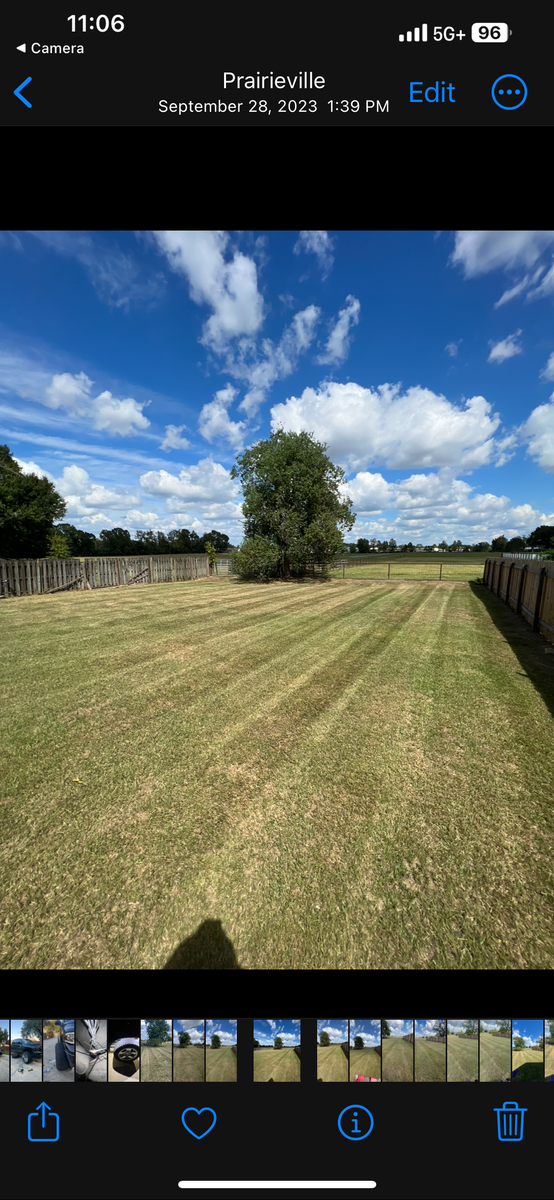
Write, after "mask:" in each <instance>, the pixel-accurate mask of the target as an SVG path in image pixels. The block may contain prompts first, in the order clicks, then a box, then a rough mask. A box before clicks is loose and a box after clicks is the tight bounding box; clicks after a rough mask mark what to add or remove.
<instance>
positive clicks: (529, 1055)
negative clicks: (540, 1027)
mask: <svg viewBox="0 0 554 1200" xmlns="http://www.w3.org/2000/svg"><path fill="white" fill-rule="evenodd" d="M542 1061H543V1052H542V1050H531V1049H530V1048H529V1047H526V1048H525V1050H513V1051H512V1071H516V1070H517V1068H518V1067H522V1066H523V1064H524V1063H527V1062H530V1063H542Z"/></svg>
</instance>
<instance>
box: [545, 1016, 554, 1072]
mask: <svg viewBox="0 0 554 1200" xmlns="http://www.w3.org/2000/svg"><path fill="white" fill-rule="evenodd" d="M544 1027H545V1033H546V1037H545V1043H544V1077H545V1079H548V1081H549V1082H550V1083H552V1082H554V1020H553V1021H545V1023H544Z"/></svg>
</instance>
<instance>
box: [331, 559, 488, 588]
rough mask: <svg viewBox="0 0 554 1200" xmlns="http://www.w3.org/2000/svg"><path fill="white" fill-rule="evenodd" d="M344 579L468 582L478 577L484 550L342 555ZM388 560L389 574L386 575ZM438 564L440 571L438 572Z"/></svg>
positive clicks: (336, 572)
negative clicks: (373, 559) (363, 557)
mask: <svg viewBox="0 0 554 1200" xmlns="http://www.w3.org/2000/svg"><path fill="white" fill-rule="evenodd" d="M342 557H343V559H344V561H345V565H344V578H345V579H387V578H390V579H406V580H408V581H409V580H412V579H413V580H439V579H440V578H441V577H442V579H444V580H446V581H447V582H450V583H452V582H456V583H471V582H475V580H477V579H481V577H482V575H483V567H484V564H485V560H486V557H487V556H486V554H471V553H468V552H465V553H463V554H458V553H456V552H454V553H452V554H423V553H421V552H416V553H414V554H402V553H399V552H396V553H394V554H383V555H379V557H377V555H376V556H375V561H373V562H372V561H371V559H370V560H369V561H368V560H367V559H361V560H360V561H359V562H357V557H358V556H357V555H356V554H352V555H350V557H347V556H346V555H343V556H342ZM389 564H390V576H389ZM441 566H442V572H441ZM330 575H331V577H332V578H336V579H338V578H342V577H343V565H342V563H341V564H340V565H339V566H337V567H335V568H333V569H331V571H330Z"/></svg>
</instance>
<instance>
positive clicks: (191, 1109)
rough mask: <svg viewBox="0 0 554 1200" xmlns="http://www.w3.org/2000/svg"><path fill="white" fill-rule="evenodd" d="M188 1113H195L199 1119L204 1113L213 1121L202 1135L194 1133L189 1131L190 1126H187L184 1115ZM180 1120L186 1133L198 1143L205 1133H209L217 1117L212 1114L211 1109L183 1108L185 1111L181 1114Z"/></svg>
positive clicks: (192, 1130) (191, 1130)
mask: <svg viewBox="0 0 554 1200" xmlns="http://www.w3.org/2000/svg"><path fill="white" fill-rule="evenodd" d="M189 1112H195V1113H196V1115H197V1116H199V1117H200V1116H201V1115H202V1113H205V1112H207V1113H211V1114H212V1117H213V1121H212V1123H211V1125H209V1126H208V1128H207V1129H205V1130H204V1133H195V1132H194V1129H191V1128H190V1126H189V1125H187V1122H186V1115H187V1113H189ZM181 1120H182V1122H183V1125H184V1126H185V1129H186V1130H187V1133H192V1136H193V1137H195V1138H198V1141H200V1139H201V1138H204V1137H205V1136H206V1134H207V1133H211V1131H212V1129H213V1127H214V1125H215V1123H216V1121H217V1117H216V1115H215V1113H214V1110H213V1108H185V1111H184V1112H183V1113H182V1114H181Z"/></svg>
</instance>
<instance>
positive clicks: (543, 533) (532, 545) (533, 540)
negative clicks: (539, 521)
mask: <svg viewBox="0 0 554 1200" xmlns="http://www.w3.org/2000/svg"><path fill="white" fill-rule="evenodd" d="M552 537H554V525H537V528H536V529H534V530H533V532H532V533H530V534H529V537H528V538H527V545H528V547H529V549H530V550H547V549H548V547H549V546H550V539H551V538H552Z"/></svg>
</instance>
